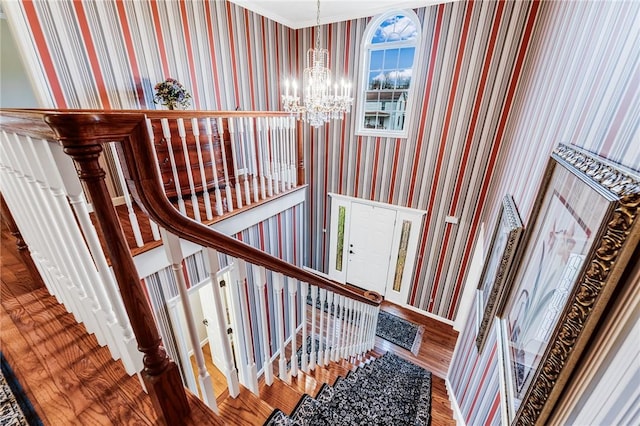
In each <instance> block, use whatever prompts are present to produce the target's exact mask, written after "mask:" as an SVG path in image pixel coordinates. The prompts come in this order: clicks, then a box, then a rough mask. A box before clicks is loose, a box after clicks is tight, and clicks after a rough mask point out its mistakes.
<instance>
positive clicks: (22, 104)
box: [0, 12, 38, 108]
mask: <svg viewBox="0 0 640 426" xmlns="http://www.w3.org/2000/svg"><path fill="white" fill-rule="evenodd" d="M0 15H2V16H1V17H0V52H1V53H2V55H1V56H0V57H1V59H0V93H1V94H2V95H0V108H36V107H38V101H37V100H36V97H35V94H34V93H33V89H32V88H31V83H30V82H29V78H28V76H29V74H28V73H27V72H26V70H25V67H24V64H23V63H22V58H21V57H20V52H19V51H18V48H17V46H16V42H15V40H14V39H13V35H12V34H11V30H10V29H9V23H8V22H7V19H6V18H5V17H4V14H3V13H1V12H0Z"/></svg>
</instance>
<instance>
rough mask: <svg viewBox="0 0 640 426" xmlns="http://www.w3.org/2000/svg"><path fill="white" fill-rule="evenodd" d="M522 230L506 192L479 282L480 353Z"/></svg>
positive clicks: (500, 297) (497, 307) (505, 283)
mask: <svg viewBox="0 0 640 426" xmlns="http://www.w3.org/2000/svg"><path fill="white" fill-rule="evenodd" d="M522 230H523V227H522V220H521V219H520V215H519V214H518V210H517V209H516V205H515V202H514V200H513V196H511V195H510V194H507V195H505V196H504V197H503V199H502V207H501V209H500V213H499V214H498V218H497V220H496V225H495V227H494V230H493V234H492V236H491V241H490V244H489V250H488V255H487V258H486V259H485V262H484V266H483V269H482V274H481V275H480V282H479V283H478V289H477V297H476V301H477V302H476V309H477V315H478V322H477V324H478V330H477V333H476V346H477V348H478V352H479V353H481V352H482V349H483V347H484V344H485V341H486V339H487V333H488V331H489V329H490V328H491V326H492V324H493V319H494V318H495V316H496V313H497V311H498V309H499V308H500V306H501V305H502V302H503V299H504V294H505V293H506V291H505V290H506V288H505V287H506V285H507V277H508V274H509V270H510V268H511V264H512V262H513V258H514V256H515V253H516V250H517V247H518V242H519V241H520V237H521V235H522Z"/></svg>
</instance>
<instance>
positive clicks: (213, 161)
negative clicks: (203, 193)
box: [204, 118, 224, 216]
mask: <svg viewBox="0 0 640 426" xmlns="http://www.w3.org/2000/svg"><path fill="white" fill-rule="evenodd" d="M204 120H205V121H204V129H205V133H206V135H207V141H208V142H209V143H208V145H209V155H210V156H211V171H212V172H213V181H214V182H215V188H214V194H215V198H216V214H217V215H218V216H222V215H223V213H224V211H223V210H222V194H220V182H219V181H218V166H217V163H216V154H215V151H214V149H213V131H212V130H211V119H209V118H205V119H204ZM222 143H223V141H221V142H220V144H221V145H222Z"/></svg>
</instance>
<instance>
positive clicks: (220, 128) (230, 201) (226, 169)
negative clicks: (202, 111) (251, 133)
mask: <svg viewBox="0 0 640 426" xmlns="http://www.w3.org/2000/svg"><path fill="white" fill-rule="evenodd" d="M231 121H232V119H231V118H229V119H228V120H227V122H228V123H229V128H231ZM218 135H219V136H220V151H222V169H223V170H224V185H225V187H224V191H225V195H226V199H227V210H228V211H229V212H232V211H233V197H232V196H231V182H229V166H228V165H227V153H226V148H225V146H224V145H225V141H224V127H223V126H222V117H219V118H218ZM231 146H233V139H231ZM236 182H237V180H236ZM240 207H242V205H239V206H238V208H240Z"/></svg>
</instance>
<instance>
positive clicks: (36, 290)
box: [0, 226, 457, 426]
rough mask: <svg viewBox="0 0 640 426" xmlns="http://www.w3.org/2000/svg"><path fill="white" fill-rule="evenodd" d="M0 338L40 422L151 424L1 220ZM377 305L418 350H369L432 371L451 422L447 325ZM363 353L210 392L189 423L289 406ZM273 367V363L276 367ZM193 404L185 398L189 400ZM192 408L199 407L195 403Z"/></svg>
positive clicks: (441, 413) (133, 381) (260, 416)
mask: <svg viewBox="0 0 640 426" xmlns="http://www.w3.org/2000/svg"><path fill="white" fill-rule="evenodd" d="M1 243H2V244H1V251H0V258H1V268H0V277H1V287H0V292H1V293H0V297H1V300H0V303H1V305H2V306H1V309H0V321H1V322H0V327H1V334H0V344H1V345H2V346H1V350H2V351H3V352H4V354H5V356H6V357H7V360H8V361H9V363H10V364H11V365H12V367H13V368H14V370H15V371H16V375H17V376H18V379H19V380H20V382H21V384H22V385H23V386H24V387H25V390H26V393H27V395H28V396H29V398H30V400H31V402H32V403H33V405H34V406H35V409H36V411H37V412H38V414H39V415H40V417H41V418H42V420H43V422H44V424H45V425H75V424H77V425H145V424H157V417H156V415H155V413H154V410H153V408H152V405H151V401H150V399H149V397H148V396H147V395H146V394H145V393H144V392H143V391H142V388H141V386H140V383H139V381H138V379H137V377H135V376H134V377H130V376H128V375H127V374H126V372H125V371H124V368H123V367H122V365H121V364H120V363H119V362H114V361H113V360H112V359H111V356H110V354H109V351H108V350H107V349H106V348H101V347H100V346H99V345H98V343H97V341H96V339H95V337H94V336H91V335H88V334H87V333H86V330H85V328H84V326H82V325H79V324H77V323H75V321H74V320H73V317H72V316H71V315H70V314H68V313H67V312H66V311H65V309H64V307H62V306H61V305H59V304H58V303H57V301H56V300H55V298H54V297H53V296H51V295H49V293H48V292H47V291H46V289H45V288H44V287H42V286H41V284H38V283H35V282H34V280H33V279H32V278H31V276H30V275H29V273H28V270H27V268H26V266H25V265H24V263H23V262H22V259H21V258H20V256H19V255H18V253H17V250H16V246H15V240H14V238H13V237H12V236H11V234H10V233H9V231H8V230H7V229H6V228H5V227H4V226H3V228H2V240H1ZM382 308H383V309H384V310H387V311H389V312H391V313H394V314H395V315H398V316H401V317H404V318H406V319H408V320H410V321H413V322H416V323H421V324H424V325H425V327H426V331H425V333H424V335H423V341H422V344H421V347H420V351H419V353H418V356H414V355H413V354H411V353H410V352H409V351H406V350H404V349H401V348H399V347H397V346H395V345H393V344H391V343H389V342H387V341H384V340H382V339H380V338H378V339H377V341H376V347H375V350H374V351H372V352H371V353H370V354H369V356H370V357H375V356H380V355H382V354H383V353H385V352H386V351H389V350H390V351H393V352H395V353H397V354H399V355H401V356H403V357H405V358H407V359H409V360H411V361H412V362H414V363H417V364H419V365H421V366H423V367H425V368H427V369H429V370H431V371H432V372H433V393H432V417H433V421H432V424H433V425H434V426H436V425H454V424H455V422H454V421H453V418H452V411H451V408H450V403H449V399H448V396H447V391H446V388H445V384H444V377H445V376H446V372H447V370H448V367H449V363H450V361H451V356H452V353H453V349H454V346H455V341H456V338H457V333H456V332H455V331H454V330H453V328H452V327H451V326H449V325H446V324H444V323H441V322H439V321H436V320H434V319H432V318H428V317H426V316H423V315H421V314H419V313H416V312H413V311H411V310H407V309H404V308H401V307H398V306H396V305H393V304H390V303H386V302H385V303H384V304H383V306H382ZM368 359H369V358H364V359H362V360H351V361H352V362H347V361H342V362H341V363H339V364H337V363H332V364H331V365H330V366H328V367H327V368H316V370H315V371H313V372H311V373H310V374H304V373H299V374H298V376H297V377H294V378H288V379H287V381H286V382H285V381H280V380H277V379H276V381H275V383H274V385H272V386H271V387H269V386H266V385H265V384H264V383H262V382H261V383H260V395H261V397H258V396H256V395H254V394H253V393H251V392H249V391H248V390H247V389H245V388H243V389H242V392H241V394H240V396H239V397H238V398H235V399H233V398H229V397H228V393H227V391H226V390H223V391H222V392H220V391H219V390H217V391H216V395H219V396H218V398H217V399H218V406H219V408H220V417H211V416H210V417H208V418H207V419H206V420H205V419H204V418H203V417H201V418H200V420H199V421H198V422H192V421H189V422H188V423H189V424H202V425H206V424H226V425H261V424H262V423H263V422H264V420H265V419H266V418H267V416H268V415H269V414H270V413H271V411H272V410H273V408H274V407H279V408H280V409H282V410H283V411H284V412H285V413H289V412H290V411H291V410H292V409H293V407H294V406H295V404H296V402H297V401H298V399H299V398H300V396H302V394H303V393H308V394H310V395H315V394H316V393H317V391H318V390H319V388H320V386H321V384H322V383H333V382H334V381H335V380H336V378H337V377H338V376H344V375H345V374H346V373H347V372H348V371H349V370H351V369H353V368H355V367H356V366H357V365H358V364H360V363H362V362H368ZM276 374H277V368H276ZM192 403H193V402H192ZM192 406H193V405H192ZM195 406H196V408H199V409H200V411H199V412H204V411H205V410H203V409H202V407H200V406H198V405H197V403H196V405H195Z"/></svg>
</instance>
